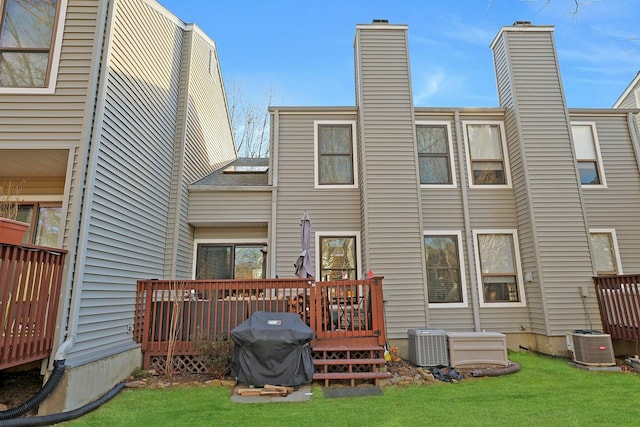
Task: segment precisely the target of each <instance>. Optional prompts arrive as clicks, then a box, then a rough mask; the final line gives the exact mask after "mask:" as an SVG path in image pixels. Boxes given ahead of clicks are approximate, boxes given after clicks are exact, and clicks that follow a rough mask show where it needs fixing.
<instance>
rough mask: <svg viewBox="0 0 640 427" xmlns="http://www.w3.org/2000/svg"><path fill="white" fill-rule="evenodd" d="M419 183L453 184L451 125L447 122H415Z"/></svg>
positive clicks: (434, 184) (431, 184)
mask: <svg viewBox="0 0 640 427" xmlns="http://www.w3.org/2000/svg"><path fill="white" fill-rule="evenodd" d="M416 138H417V142H418V163H419V167H420V184H424V185H430V186H455V173H454V166H453V157H452V156H453V154H452V153H453V146H452V141H451V127H450V125H449V123H448V122H422V121H420V122H416Z"/></svg>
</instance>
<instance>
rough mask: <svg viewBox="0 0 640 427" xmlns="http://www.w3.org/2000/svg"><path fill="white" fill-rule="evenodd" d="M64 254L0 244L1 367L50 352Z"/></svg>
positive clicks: (30, 360)
mask: <svg viewBox="0 0 640 427" xmlns="http://www.w3.org/2000/svg"><path fill="white" fill-rule="evenodd" d="M65 255H66V251H64V250H62V249H53V248H46V247H42V246H35V245H7V244H3V243H0V285H1V286H0V333H1V335H0V370H3V369H7V368H12V367H15V366H20V365H24V364H27V363H30V362H33V361H37V360H41V359H45V358H47V357H49V355H50V354H51V351H52V350H53V335H54V333H55V328H56V315H57V313H58V301H59V295H60V286H61V284H62V272H63V266H64V259H65Z"/></svg>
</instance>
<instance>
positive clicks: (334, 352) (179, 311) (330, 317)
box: [135, 277, 388, 383]
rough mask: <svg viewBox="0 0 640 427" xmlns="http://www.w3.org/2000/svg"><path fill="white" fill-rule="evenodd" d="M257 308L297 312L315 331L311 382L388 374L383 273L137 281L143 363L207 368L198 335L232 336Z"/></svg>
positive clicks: (138, 333)
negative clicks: (327, 278)
mask: <svg viewBox="0 0 640 427" xmlns="http://www.w3.org/2000/svg"><path fill="white" fill-rule="evenodd" d="M255 311H272V312H293V313H297V314H298V316H300V318H301V319H302V320H303V321H304V322H305V323H306V324H307V325H309V326H310V327H311V329H313V331H314V332H315V338H314V339H313V341H312V342H311V343H310V347H311V352H312V355H313V358H314V366H315V374H314V380H324V381H325V382H326V383H328V382H329V381H331V380H346V381H349V382H351V383H354V382H355V381H357V380H374V381H375V380H376V379H377V378H384V377H387V376H388V374H387V373H386V371H385V369H384V368H385V361H384V357H383V353H384V344H385V342H386V334H385V327H384V310H383V300H382V277H374V278H371V279H366V280H341V281H333V282H316V281H314V280H305V279H297V278H296V279H270V280H269V279H268V280H215V281H210V280H194V281H162V280H146V281H143V280H141V281H138V293H137V302H136V331H135V339H136V340H137V342H139V343H140V344H141V346H142V352H143V356H144V357H143V367H144V368H145V369H150V368H155V369H158V370H164V369H166V367H167V363H168V362H167V355H168V354H169V350H170V346H171V354H172V362H171V363H172V367H173V368H174V369H176V370H185V371H192V372H204V370H205V367H203V366H201V364H200V363H199V361H198V358H197V356H196V349H195V344H194V337H195V336H197V335H204V336H206V337H209V338H214V337H219V336H223V337H227V338H228V337H229V336H230V333H231V330H232V329H234V328H235V327H236V326H238V325H239V324H240V323H242V322H243V321H245V320H246V319H248V318H249V316H251V314H252V313H253V312H255Z"/></svg>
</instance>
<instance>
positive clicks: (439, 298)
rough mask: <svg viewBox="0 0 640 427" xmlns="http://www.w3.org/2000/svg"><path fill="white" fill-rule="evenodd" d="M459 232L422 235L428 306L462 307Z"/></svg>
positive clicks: (463, 294) (462, 273)
mask: <svg viewBox="0 0 640 427" xmlns="http://www.w3.org/2000/svg"><path fill="white" fill-rule="evenodd" d="M461 240H462V235H461V233H460V232H459V231H452V232H448V231H445V232H431V231H428V232H425V233H424V248H425V258H426V259H425V263H426V268H427V292H428V297H429V304H430V306H431V305H432V304H433V306H437V305H439V304H446V306H447V307H450V306H451V304H464V303H465V291H464V289H465V286H464V283H465V280H464V269H463V268H462V265H463V261H462V253H461V252H460V241H461Z"/></svg>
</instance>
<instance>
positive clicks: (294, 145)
mask: <svg viewBox="0 0 640 427" xmlns="http://www.w3.org/2000/svg"><path fill="white" fill-rule="evenodd" d="M279 116H280V122H279V124H278V129H279V134H278V136H277V140H278V142H279V144H278V148H277V153H278V159H277V161H278V165H279V166H278V192H277V215H276V224H275V227H276V230H277V241H276V242H275V245H276V247H275V250H276V254H277V259H276V264H275V268H274V269H273V270H272V271H273V274H277V275H278V276H279V277H293V276H294V274H293V273H294V269H293V263H294V261H295V260H296V259H297V257H298V256H299V255H300V250H301V249H300V218H301V217H302V215H303V212H304V211H305V210H306V211H307V212H308V213H309V216H310V217H311V231H312V235H311V240H312V241H311V248H312V249H311V251H312V264H313V266H314V269H315V270H316V271H317V270H318V266H317V265H316V256H317V254H316V251H315V244H316V240H315V232H323V231H324V232H326V231H333V232H341V231H357V232H359V231H360V207H359V202H358V201H359V190H358V189H357V188H348V189H316V188H314V173H315V172H314V121H316V120H325V121H330V120H354V121H355V119H356V116H355V114H354V113H353V112H348V113H346V114H328V113H321V112H315V113H309V114H302V113H299V114H288V113H286V112H280V114H279ZM358 273H359V274H362V270H361V269H360V271H359V272H358Z"/></svg>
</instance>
